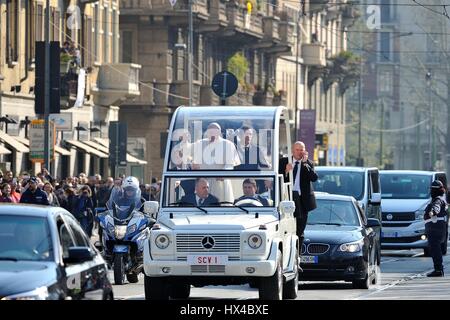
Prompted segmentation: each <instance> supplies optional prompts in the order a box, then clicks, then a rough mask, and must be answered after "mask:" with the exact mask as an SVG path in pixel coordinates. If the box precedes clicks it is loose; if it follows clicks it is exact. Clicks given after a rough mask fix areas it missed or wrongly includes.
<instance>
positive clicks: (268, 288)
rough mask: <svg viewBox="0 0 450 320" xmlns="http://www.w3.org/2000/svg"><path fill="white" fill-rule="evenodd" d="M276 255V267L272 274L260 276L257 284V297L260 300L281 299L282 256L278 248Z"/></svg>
mask: <svg viewBox="0 0 450 320" xmlns="http://www.w3.org/2000/svg"><path fill="white" fill-rule="evenodd" d="M277 256H278V258H277V267H276V269H275V273H274V274H273V276H270V277H264V278H261V282H260V285H259V299H261V300H282V299H283V266H282V261H283V257H282V253H281V251H280V250H278V252H277Z"/></svg>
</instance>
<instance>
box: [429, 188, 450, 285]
mask: <svg viewBox="0 0 450 320" xmlns="http://www.w3.org/2000/svg"><path fill="white" fill-rule="evenodd" d="M430 189H431V202H430V203H429V204H428V206H427V207H426V208H425V215H424V221H425V233H426V235H427V238H428V246H429V248H430V253H431V256H432V258H433V264H434V271H433V272H430V273H429V274H427V277H443V276H444V266H443V265H442V251H441V243H443V242H445V241H447V239H445V234H446V232H445V231H446V230H445V228H447V204H446V203H445V201H444V200H443V199H442V198H441V197H442V195H443V194H444V192H445V188H444V185H443V184H442V182H441V181H439V180H435V181H433V182H432V183H431V187H430Z"/></svg>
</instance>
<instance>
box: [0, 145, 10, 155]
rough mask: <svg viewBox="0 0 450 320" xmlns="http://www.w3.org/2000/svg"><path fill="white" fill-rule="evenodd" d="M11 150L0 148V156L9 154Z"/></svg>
mask: <svg viewBox="0 0 450 320" xmlns="http://www.w3.org/2000/svg"><path fill="white" fill-rule="evenodd" d="M11 153H12V152H11V150H8V149H6V148H5V147H4V146H0V154H11Z"/></svg>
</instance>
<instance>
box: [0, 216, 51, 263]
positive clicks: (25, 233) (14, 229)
mask: <svg viewBox="0 0 450 320" xmlns="http://www.w3.org/2000/svg"><path fill="white" fill-rule="evenodd" d="M52 259H53V247H52V240H51V235H50V230H49V227H48V223H47V219H46V218H41V217H29V216H16V215H2V216H1V218H0V260H11V261H18V260H31V261H51V260H52Z"/></svg>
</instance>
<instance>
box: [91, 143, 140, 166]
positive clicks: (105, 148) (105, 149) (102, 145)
mask: <svg viewBox="0 0 450 320" xmlns="http://www.w3.org/2000/svg"><path fill="white" fill-rule="evenodd" d="M94 140H95V141H83V143H86V144H89V145H90V146H92V147H93V148H97V149H98V150H101V151H103V152H107V153H108V154H109V146H108V144H109V140H108V139H104V138H94ZM127 162H129V163H138V164H147V161H145V160H140V159H138V158H136V157H134V156H132V155H131V154H129V153H127Z"/></svg>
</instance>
